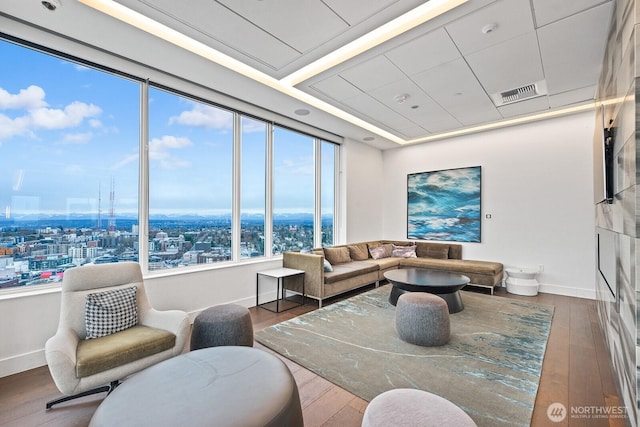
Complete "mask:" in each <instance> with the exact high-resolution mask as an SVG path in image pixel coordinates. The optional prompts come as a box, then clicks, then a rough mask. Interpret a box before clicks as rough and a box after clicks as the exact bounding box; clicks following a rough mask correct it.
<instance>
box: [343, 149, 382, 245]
mask: <svg viewBox="0 0 640 427" xmlns="http://www.w3.org/2000/svg"><path fill="white" fill-rule="evenodd" d="M342 156H343V159H344V162H343V165H344V167H345V172H346V179H345V180H344V187H343V188H344V191H343V198H342V201H341V203H344V204H343V206H345V214H346V222H345V223H346V234H345V236H346V238H345V240H344V241H341V242H340V243H349V242H364V241H367V240H376V239H379V238H380V233H381V232H382V221H383V217H384V209H383V204H382V201H383V196H384V195H383V194H382V191H381V189H382V187H383V185H384V181H385V178H384V176H383V172H382V171H383V163H382V159H383V157H382V151H380V150H378V149H376V148H372V147H371V146H369V145H366V144H363V143H361V142H357V141H354V140H347V141H346V143H345V144H344V146H343V151H342Z"/></svg>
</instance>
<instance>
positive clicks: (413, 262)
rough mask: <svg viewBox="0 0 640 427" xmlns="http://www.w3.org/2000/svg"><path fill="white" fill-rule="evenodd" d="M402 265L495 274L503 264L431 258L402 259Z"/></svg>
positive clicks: (464, 272) (500, 269)
mask: <svg viewBox="0 0 640 427" xmlns="http://www.w3.org/2000/svg"><path fill="white" fill-rule="evenodd" d="M400 265H401V266H403V267H418V268H429V269H432V270H445V271H452V272H456V273H459V274H480V275H483V274H484V275H490V276H495V275H497V274H501V273H502V268H503V265H502V264H501V263H499V262H492V261H474V260H468V259H465V260H453V259H433V258H412V259H402V260H401V261H400Z"/></svg>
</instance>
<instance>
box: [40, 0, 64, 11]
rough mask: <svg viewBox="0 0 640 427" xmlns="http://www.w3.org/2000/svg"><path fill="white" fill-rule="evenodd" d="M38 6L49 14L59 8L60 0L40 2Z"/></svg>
mask: <svg viewBox="0 0 640 427" xmlns="http://www.w3.org/2000/svg"><path fill="white" fill-rule="evenodd" d="M40 4H42V7H44V8H45V9H47V10H49V11H51V12H53V11H54V10H56V9H57V8H59V7H60V6H61V4H60V0H42V1H41V2H40Z"/></svg>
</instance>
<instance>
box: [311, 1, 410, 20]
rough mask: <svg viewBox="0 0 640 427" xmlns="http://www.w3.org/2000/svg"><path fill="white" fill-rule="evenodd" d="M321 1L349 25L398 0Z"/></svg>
mask: <svg viewBox="0 0 640 427" xmlns="http://www.w3.org/2000/svg"><path fill="white" fill-rule="evenodd" d="M322 2H323V3H325V4H326V5H327V6H329V7H330V8H331V9H332V10H333V11H334V12H335V13H337V14H338V15H339V16H340V17H341V18H342V19H344V20H345V22H347V23H348V24H349V25H354V24H357V23H359V22H362V21H364V20H365V19H367V18H368V17H370V16H372V15H375V14H376V13H378V12H380V11H382V10H384V9H385V8H387V7H389V6H391V5H393V4H396V3H398V0H391V1H390V0H349V1H344V0H322ZM418 3H420V2H418Z"/></svg>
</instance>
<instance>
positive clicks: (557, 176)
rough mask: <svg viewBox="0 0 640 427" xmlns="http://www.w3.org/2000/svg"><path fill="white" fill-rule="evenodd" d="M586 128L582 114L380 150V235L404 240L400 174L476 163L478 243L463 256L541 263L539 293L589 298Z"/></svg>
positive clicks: (588, 121)
mask: <svg viewBox="0 0 640 427" xmlns="http://www.w3.org/2000/svg"><path fill="white" fill-rule="evenodd" d="M594 123H595V115H594V114H593V113H592V112H588V113H581V114H577V115H572V116H568V117H563V118H557V119H550V120H545V121H539V122H535V123H530V124H526V125H521V126H516V127H509V128H504V129H500V130H495V131H491V132H484V133H479V134H475V135H469V136H462V137H457V138H452V139H447V140H444V141H435V142H430V143H425V144H421V145H416V146H413V147H404V148H400V149H394V150H389V151H385V152H384V155H383V160H384V174H383V175H384V186H383V189H384V191H383V193H384V201H383V203H384V206H385V209H384V212H385V215H384V222H383V224H384V225H383V237H384V238H387V239H406V236H407V228H406V227H407V225H406V224H407V218H406V215H407V210H406V209H407V194H406V186H407V174H410V173H415V172H424V171H431V170H440V169H450V168H459V167H467V166H478V165H479V166H482V202H481V203H482V242H481V243H463V245H464V248H463V257H464V258H467V259H480V260H492V261H500V262H502V263H504V264H505V266H506V267H512V266H522V267H534V268H538V266H539V265H543V266H544V271H543V272H542V273H541V274H540V275H539V276H538V281H539V282H540V284H541V291H544V292H550V293H556V294H563V295H569V296H578V297H586V298H592V299H593V298H595V281H594V269H595V261H594V255H593V254H594V247H595V243H594V233H593V229H594V219H593V218H594V205H593V202H592V187H593V179H592V176H593V170H592V156H593V153H592V138H593V129H594ZM486 213H491V215H492V218H491V219H485V214H486Z"/></svg>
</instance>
